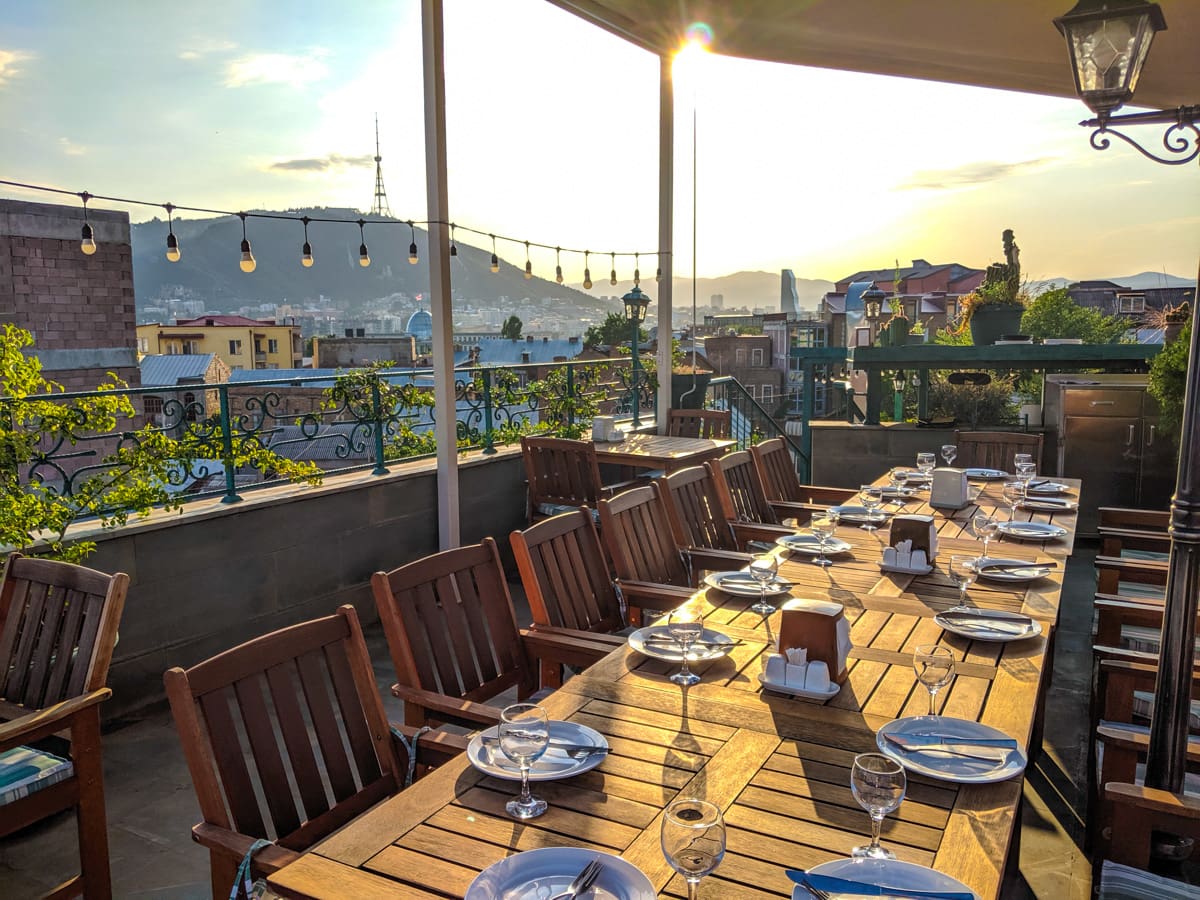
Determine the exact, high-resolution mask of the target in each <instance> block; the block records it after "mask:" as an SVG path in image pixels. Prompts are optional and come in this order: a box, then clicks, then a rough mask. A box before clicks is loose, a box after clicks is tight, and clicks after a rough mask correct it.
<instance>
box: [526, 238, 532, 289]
mask: <svg viewBox="0 0 1200 900" xmlns="http://www.w3.org/2000/svg"><path fill="white" fill-rule="evenodd" d="M532 277H533V263H531V262H530V261H529V241H526V242H525V280H526V281H528V280H529V279H530V278H532Z"/></svg>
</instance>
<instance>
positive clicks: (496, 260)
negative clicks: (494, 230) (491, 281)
mask: <svg viewBox="0 0 1200 900" xmlns="http://www.w3.org/2000/svg"><path fill="white" fill-rule="evenodd" d="M488 237H490V238H491V239H492V273H493V274H495V273H496V272H499V271H500V257H498V256H497V255H496V236H495V235H494V234H489V235H488Z"/></svg>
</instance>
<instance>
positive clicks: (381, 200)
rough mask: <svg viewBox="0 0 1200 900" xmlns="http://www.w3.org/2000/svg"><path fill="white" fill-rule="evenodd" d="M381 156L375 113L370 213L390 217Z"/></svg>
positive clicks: (390, 211) (377, 120)
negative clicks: (372, 184)
mask: <svg viewBox="0 0 1200 900" xmlns="http://www.w3.org/2000/svg"><path fill="white" fill-rule="evenodd" d="M382 160H383V157H382V156H380V155H379V114H378V113H376V115H375V202H374V203H372V204H371V215H373V216H387V217H388V218H389V219H390V218H391V217H392V209H391V207H390V206H388V201H387V191H385V190H384V189H383V166H382V165H380V163H381V162H382Z"/></svg>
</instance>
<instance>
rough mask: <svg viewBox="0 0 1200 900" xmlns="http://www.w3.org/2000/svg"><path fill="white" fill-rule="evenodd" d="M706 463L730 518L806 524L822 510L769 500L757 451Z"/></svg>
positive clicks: (732, 519) (744, 520)
mask: <svg viewBox="0 0 1200 900" xmlns="http://www.w3.org/2000/svg"><path fill="white" fill-rule="evenodd" d="M705 465H707V466H708V468H709V471H710V472H711V473H712V476H713V480H714V481H715V482H716V485H717V490H718V492H719V493H720V496H721V502H722V506H723V507H724V509H725V514H726V516H727V517H729V518H730V520H731V521H736V522H758V523H760V524H763V525H779V524H781V522H782V520H783V519H785V518H794V519H795V520H796V522H797V524H798V525H803V524H804V523H805V522H807V521H808V520H809V519H811V518H812V515H813V513H814V512H815V511H816V510H818V509H821V507H820V506H819V505H816V504H811V503H792V502H790V501H787V500H768V499H767V493H766V487H765V486H764V485H763V482H762V477H761V475H760V473H759V469H758V466H757V465H755V462H754V454H752V453H751V452H750V451H749V450H739V451H738V452H737V453H727V454H725V455H724V456H722V457H721V458H720V459H719V460H717V461H716V462H715V463H711V462H710V463H706V464H705Z"/></svg>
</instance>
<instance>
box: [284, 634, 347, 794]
mask: <svg viewBox="0 0 1200 900" xmlns="http://www.w3.org/2000/svg"><path fill="white" fill-rule="evenodd" d="M296 668H297V669H298V670H299V671H300V683H301V685H302V687H303V690H304V699H305V701H306V702H307V704H308V714H309V717H310V719H311V721H312V728H313V734H314V735H315V737H316V739H317V746H318V747H319V748H320V750H321V760H322V762H323V763H324V764H325V773H326V774H327V775H328V776H329V786H330V787H331V788H332V789H333V796H334V797H337V798H339V799H340V798H342V797H349V796H350V795H351V794H353V793H354V788H355V785H354V773H353V771H351V769H350V760H349V759H348V758H347V757H346V747H345V745H344V744H343V743H342V734H341V730H340V729H339V728H338V723H337V717H336V716H335V715H334V714H333V700H332V698H331V697H330V696H329V684H328V681H327V678H328V675H327V672H326V669H325V654H324V653H322V652H321V648H320V647H315V648H313V649H312V650H309V651H308V652H307V653H303V654H301V655H300V656H299V657H297V658H296Z"/></svg>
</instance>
